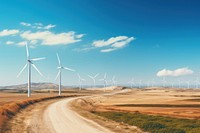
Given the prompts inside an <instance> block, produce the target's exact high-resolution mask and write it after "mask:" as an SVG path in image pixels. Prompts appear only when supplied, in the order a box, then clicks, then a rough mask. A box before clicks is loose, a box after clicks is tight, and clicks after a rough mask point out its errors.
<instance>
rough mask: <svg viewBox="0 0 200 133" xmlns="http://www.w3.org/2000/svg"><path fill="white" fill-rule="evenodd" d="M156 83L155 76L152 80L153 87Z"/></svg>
mask: <svg viewBox="0 0 200 133" xmlns="http://www.w3.org/2000/svg"><path fill="white" fill-rule="evenodd" d="M154 84H155V79H154V78H153V79H152V81H151V87H154Z"/></svg>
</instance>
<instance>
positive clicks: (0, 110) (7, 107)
mask: <svg viewBox="0 0 200 133" xmlns="http://www.w3.org/2000/svg"><path fill="white" fill-rule="evenodd" d="M74 96H76V95H69V96H52V97H43V98H34V99H27V100H23V101H20V102H12V103H9V104H4V105H3V106H0V132H1V131H3V128H4V127H5V125H6V123H7V121H8V120H9V119H11V118H12V117H13V116H14V115H15V114H16V113H17V112H19V111H20V110H21V109H23V108H26V107H27V106H29V105H32V104H34V103H38V102H41V101H45V100H50V99H58V98H66V97H74Z"/></svg>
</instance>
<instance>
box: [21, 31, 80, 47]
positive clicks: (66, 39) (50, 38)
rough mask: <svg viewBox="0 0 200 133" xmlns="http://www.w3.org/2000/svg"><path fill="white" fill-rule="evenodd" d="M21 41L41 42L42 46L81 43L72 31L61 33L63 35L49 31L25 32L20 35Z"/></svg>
mask: <svg viewBox="0 0 200 133" xmlns="http://www.w3.org/2000/svg"><path fill="white" fill-rule="evenodd" d="M20 36H21V37H22V38H23V39H25V40H29V41H33V40H36V41H42V45H61V44H62V45H67V44H71V43H75V42H79V41H81V39H80V38H77V37H76V36H77V35H76V33H75V32H74V31H70V32H63V33H58V34H56V33H53V32H50V31H38V32H31V31H26V32H24V33H22V34H21V35H20Z"/></svg>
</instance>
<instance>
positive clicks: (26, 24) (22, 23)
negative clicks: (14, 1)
mask: <svg viewBox="0 0 200 133" xmlns="http://www.w3.org/2000/svg"><path fill="white" fill-rule="evenodd" d="M20 24H21V25H23V26H27V27H30V26H31V24H30V23H26V22H21V23H20Z"/></svg>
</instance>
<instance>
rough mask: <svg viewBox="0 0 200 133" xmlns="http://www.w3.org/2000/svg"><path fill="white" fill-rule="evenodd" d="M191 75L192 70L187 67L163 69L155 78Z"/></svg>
mask: <svg viewBox="0 0 200 133" xmlns="http://www.w3.org/2000/svg"><path fill="white" fill-rule="evenodd" d="M193 73H194V72H193V70H191V69H188V68H187V67H184V68H179V69H176V70H167V69H163V70H161V71H159V72H158V73H157V76H158V77H167V76H171V77H177V76H184V75H190V74H193Z"/></svg>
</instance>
